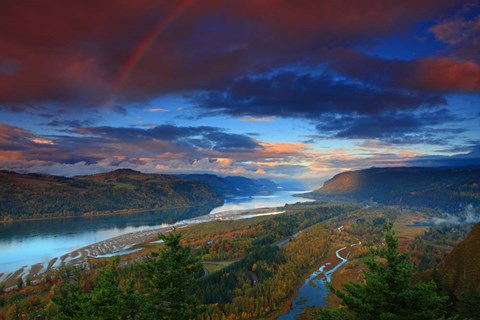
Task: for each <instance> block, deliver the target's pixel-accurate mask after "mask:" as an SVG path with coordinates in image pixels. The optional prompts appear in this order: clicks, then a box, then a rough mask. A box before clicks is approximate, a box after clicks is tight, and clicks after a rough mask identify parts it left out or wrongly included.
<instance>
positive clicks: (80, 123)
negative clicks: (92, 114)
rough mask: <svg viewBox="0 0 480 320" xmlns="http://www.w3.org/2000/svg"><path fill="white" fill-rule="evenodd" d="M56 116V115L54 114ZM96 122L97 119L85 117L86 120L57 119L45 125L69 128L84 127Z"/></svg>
mask: <svg viewBox="0 0 480 320" xmlns="http://www.w3.org/2000/svg"><path fill="white" fill-rule="evenodd" d="M52 117H54V115H52ZM94 123H95V119H85V120H59V119H55V120H52V121H50V122H47V123H45V125H47V126H50V127H67V128H82V127H85V126H91V125H93V124H94Z"/></svg>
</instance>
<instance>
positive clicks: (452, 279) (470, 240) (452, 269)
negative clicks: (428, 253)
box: [438, 223, 480, 294]
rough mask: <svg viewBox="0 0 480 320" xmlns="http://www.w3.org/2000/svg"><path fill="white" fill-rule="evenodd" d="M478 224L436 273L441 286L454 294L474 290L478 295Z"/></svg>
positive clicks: (479, 286)
mask: <svg viewBox="0 0 480 320" xmlns="http://www.w3.org/2000/svg"><path fill="white" fill-rule="evenodd" d="M478 248H480V223H477V224H476V225H475V226H474V227H473V229H472V231H471V232H470V234H469V235H468V237H467V238H466V239H465V240H463V241H462V242H460V243H459V244H458V245H456V246H455V248H454V249H453V250H452V251H451V252H450V253H449V254H448V256H447V257H446V258H445V259H444V261H443V262H442V263H441V265H440V266H439V268H438V271H439V273H440V275H441V277H442V282H443V285H445V286H446V287H447V288H448V289H450V290H453V291H455V292H458V291H463V290H468V289H469V288H470V287H473V288H475V289H476V290H477V291H478V294H480V251H479V250H478Z"/></svg>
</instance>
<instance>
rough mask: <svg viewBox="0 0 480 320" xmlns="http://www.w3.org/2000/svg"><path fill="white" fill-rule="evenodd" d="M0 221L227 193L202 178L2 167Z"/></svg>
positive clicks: (217, 199)
mask: <svg viewBox="0 0 480 320" xmlns="http://www.w3.org/2000/svg"><path fill="white" fill-rule="evenodd" d="M0 182H1V183H0V219H10V218H11V219H19V218H30V217H34V216H36V217H42V216H72V215H85V214H99V213H110V212H116V211H117V212H118V211H127V212H128V211H136V210H143V209H145V210H149V209H161V208H171V207H187V206H212V207H214V206H218V205H221V204H222V203H223V196H222V195H220V194H218V193H216V192H215V191H213V190H212V189H211V188H209V187H208V186H206V185H205V184H203V183H200V182H198V181H193V180H189V179H185V178H179V177H175V176H171V175H161V174H143V173H141V172H137V171H133V170H129V169H120V170H115V171H112V172H108V173H102V174H94V175H88V176H78V177H73V178H66V177H59V176H52V175H44V174H19V173H15V172H10V171H0Z"/></svg>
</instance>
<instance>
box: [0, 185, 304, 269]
mask: <svg viewBox="0 0 480 320" xmlns="http://www.w3.org/2000/svg"><path fill="white" fill-rule="evenodd" d="M298 192H299V191H296V192H292V191H279V192H276V193H274V194H273V195H270V196H253V197H241V198H230V199H227V200H226V201H225V204H224V205H223V206H221V207H218V208H214V209H213V210H212V208H187V209H169V210H164V211H157V212H144V213H136V214H122V215H113V216H106V217H78V218H68V219H52V220H38V221H23V222H14V223H8V224H0V273H9V272H13V271H15V270H17V269H19V268H21V267H23V266H27V265H32V264H35V263H39V262H42V263H45V262H48V261H50V260H51V259H53V258H55V257H59V256H61V255H63V254H66V253H68V252H71V251H73V250H75V249H78V248H81V247H84V246H86V245H89V244H92V243H95V242H98V241H102V240H105V239H109V238H112V237H115V236H119V235H122V234H127V233H130V232H135V231H142V230H148V229H155V228H159V227H161V226H162V225H165V224H171V223H174V222H176V221H180V220H186V219H187V220H188V219H190V218H193V217H196V216H201V215H206V214H209V213H212V214H213V213H218V212H223V211H231V210H247V209H254V208H261V207H277V206H283V205H284V204H285V203H289V204H290V203H295V202H305V201H310V200H308V199H303V198H297V197H293V196H292V194H293V193H298Z"/></svg>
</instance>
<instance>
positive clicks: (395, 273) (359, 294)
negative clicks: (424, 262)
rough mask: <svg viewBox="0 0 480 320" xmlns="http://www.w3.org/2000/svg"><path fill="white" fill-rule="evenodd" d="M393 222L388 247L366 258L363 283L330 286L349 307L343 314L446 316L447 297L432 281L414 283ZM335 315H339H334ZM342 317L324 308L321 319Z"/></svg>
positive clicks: (392, 318) (394, 318) (394, 319)
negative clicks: (338, 287) (441, 293)
mask: <svg viewBox="0 0 480 320" xmlns="http://www.w3.org/2000/svg"><path fill="white" fill-rule="evenodd" d="M392 227H393V225H392V224H391V223H389V224H387V225H386V226H385V230H386V234H385V246H384V247H381V248H380V249H374V250H372V254H373V256H371V257H369V258H367V259H366V261H365V264H366V265H367V267H368V270H367V271H366V272H365V273H364V275H363V278H364V281H363V282H359V283H358V282H348V283H346V284H344V291H341V290H336V289H333V288H332V287H331V289H332V290H333V292H334V293H335V294H336V295H337V296H338V297H339V298H340V299H341V300H342V305H344V306H345V307H346V309H344V310H343V311H344V314H347V313H348V314H349V316H351V315H352V314H353V315H354V316H355V318H356V319H359V320H364V319H365V320H370V319H380V320H400V319H409V320H429V319H431V320H434V319H435V320H436V319H441V318H442V316H443V315H444V311H443V308H442V305H443V304H444V303H445V302H446V301H447V298H446V297H441V296H439V295H438V294H437V290H436V285H435V283H433V282H428V283H425V282H419V283H416V284H413V283H412V276H413V268H414V265H413V262H411V260H410V255H409V254H408V253H399V252H398V239H397V238H396V237H395V233H394V232H393V230H392ZM340 312H341V311H340ZM335 316H336V317H335ZM337 318H338V319H340V318H342V317H341V316H339V311H336V314H335V315H332V314H331V313H329V312H328V311H323V312H322V315H321V316H320V319H337Z"/></svg>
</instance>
